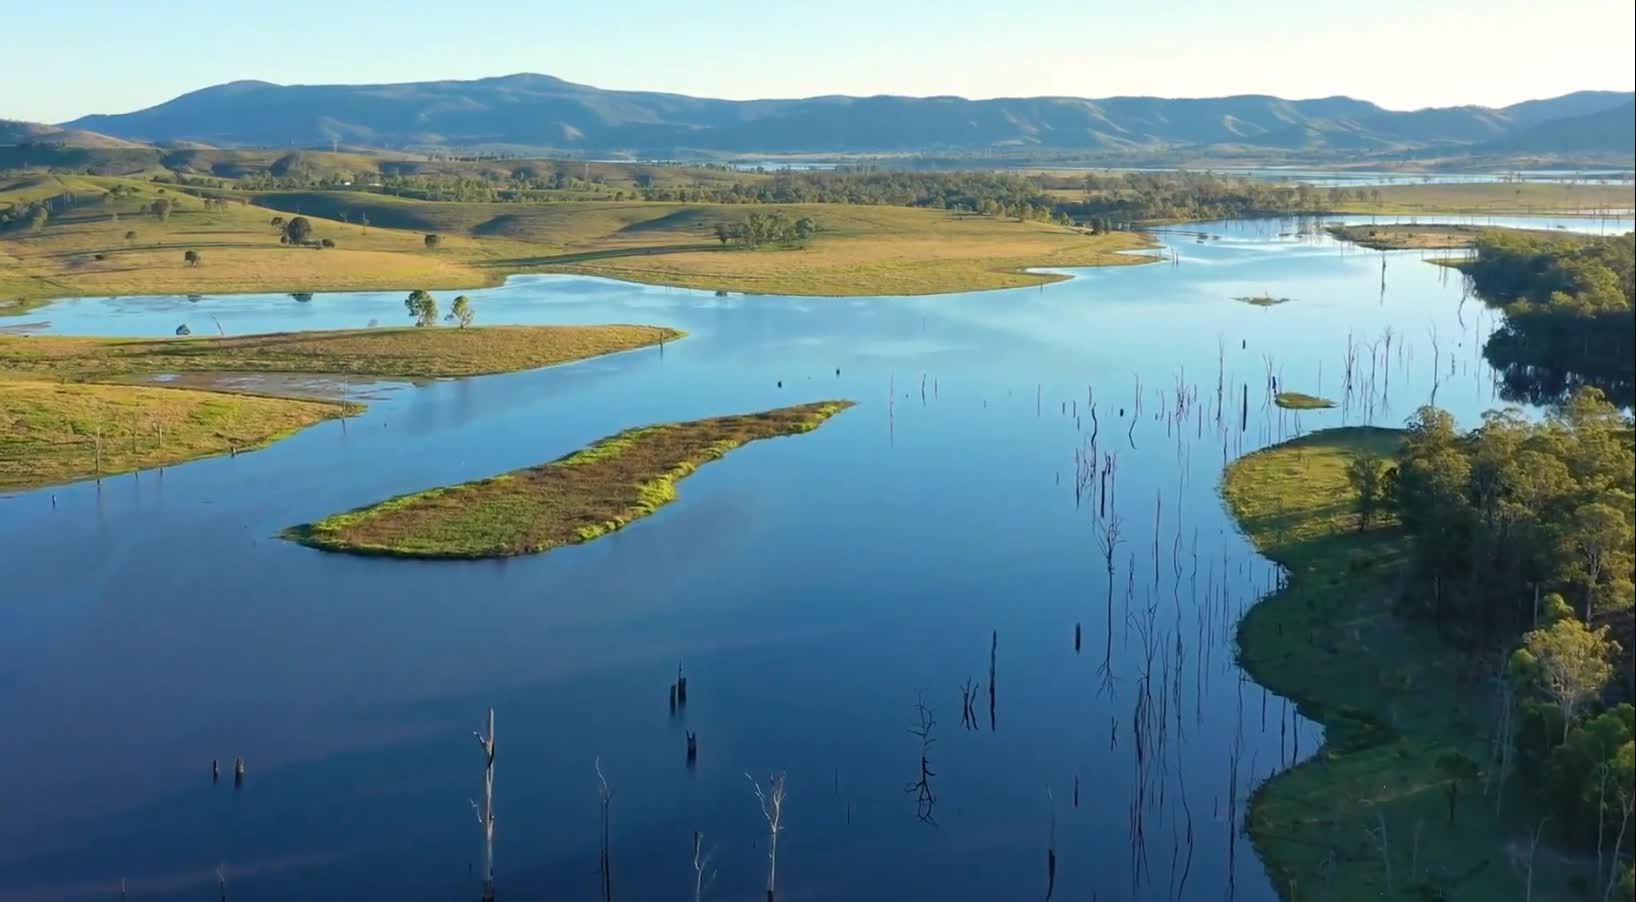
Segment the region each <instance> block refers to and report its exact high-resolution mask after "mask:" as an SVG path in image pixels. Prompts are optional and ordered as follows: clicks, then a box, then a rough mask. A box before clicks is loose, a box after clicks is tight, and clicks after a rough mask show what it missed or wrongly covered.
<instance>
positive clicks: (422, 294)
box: [403, 288, 437, 326]
mask: <svg viewBox="0 0 1636 902" xmlns="http://www.w3.org/2000/svg"><path fill="white" fill-rule="evenodd" d="M403 306H404V307H406V308H407V309H408V310H409V316H410V317H412V318H413V319H414V321H415V325H417V326H435V325H437V299H436V298H434V297H432V295H431V294H430V293H429V292H426V291H423V290H421V289H419V288H417V289H415V290H414V291H411V292H409V297H407V298H405V299H404V301H403Z"/></svg>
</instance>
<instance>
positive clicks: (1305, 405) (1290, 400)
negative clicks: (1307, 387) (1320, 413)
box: [1272, 391, 1335, 410]
mask: <svg viewBox="0 0 1636 902" xmlns="http://www.w3.org/2000/svg"><path fill="white" fill-rule="evenodd" d="M1272 400H1273V403H1274V404H1277V405H1278V406H1279V407H1282V408H1284V409H1285V410H1323V409H1325V408H1328V407H1334V406H1335V402H1334V401H1331V400H1329V399H1328V398H1320V397H1318V396H1317V395H1308V394H1302V393H1301V392H1298V391H1281V392H1279V393H1278V394H1276V395H1273V399H1272Z"/></svg>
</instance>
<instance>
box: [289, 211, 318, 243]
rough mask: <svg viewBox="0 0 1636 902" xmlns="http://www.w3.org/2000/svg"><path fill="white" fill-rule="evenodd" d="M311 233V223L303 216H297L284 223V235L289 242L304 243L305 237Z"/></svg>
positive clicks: (305, 241)
mask: <svg viewBox="0 0 1636 902" xmlns="http://www.w3.org/2000/svg"><path fill="white" fill-rule="evenodd" d="M311 234H312V223H310V222H308V221H307V217H305V216H297V217H296V218H294V219H292V220H290V221H289V222H286V223H285V224H284V237H286V238H288V239H290V243H291V244H294V245H302V244H306V243H307V237H308V236H310V235H311Z"/></svg>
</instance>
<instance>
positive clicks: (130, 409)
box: [0, 326, 682, 489]
mask: <svg viewBox="0 0 1636 902" xmlns="http://www.w3.org/2000/svg"><path fill="white" fill-rule="evenodd" d="M681 335H682V333H681V332H679V331H677V330H674V329H665V328H659V327H656V326H490V327H486V328H470V329H456V328H452V327H436V328H428V329H416V328H413V327H407V328H396V329H363V330H349V331H336V332H295V333H274V334H268V335H246V336H233V337H229V338H220V337H190V338H161V339H152V338H80V337H71V336H57V335H5V334H0V488H12V489H15V488H23V487H30V486H40V485H48V484H51V483H57V482H66V481H70V480H74V479H83V478H86V477H90V476H96V475H98V474H101V475H109V474H112V473H118V472H123V471H126V470H135V469H142V468H144V467H153V466H164V465H168V464H174V463H180V462H182V461H185V460H190V459H193V458H196V457H202V456H207V455H211V454H220V453H224V452H231V451H236V450H244V449H246V448H252V447H257V446H260V445H264V444H267V443H269V442H271V441H274V440H276V439H278V438H282V437H284V436H286V435H289V434H290V433H292V432H294V431H295V430H297V429H300V428H301V427H303V426H308V425H311V424H313V423H316V422H318V421H320V420H323V419H326V418H328V417H333V416H338V415H340V414H342V413H344V412H346V411H348V410H350V409H356V405H343V404H337V403H333V402H328V401H322V400H313V399H304V398H291V397H264V396H260V395H253V394H244V393H234V392H225V391H215V390H199V389H196V388H194V387H191V384H190V385H189V387H179V386H173V387H159V386H155V385H133V384H88V383H93V382H95V383H108V382H112V381H117V380H121V379H129V378H131V377H140V376H143V375H153V374H163V373H174V374H181V375H184V376H196V377H199V379H198V381H199V382H200V383H202V384H203V385H204V386H206V388H208V387H210V386H211V384H212V383H211V381H210V379H209V378H208V377H209V375H210V374H215V373H309V374H337V375H364V376H381V377H400V378H431V377H448V376H473V375H479V374H483V373H495V372H509V371H513V370H522V369H532V368H534V367H541V366H549V365H551V364H556V363H564V362H567V361H570V360H580V359H583V358H586V357H592V356H596V355H599V354H608V353H613V352H615V351H624V350H629V349H632V348H638V347H644V346H647V345H652V344H654V343H657V342H660V341H669V340H672V339H675V338H679V337H681ZM99 430H100V432H101V440H100V445H101V449H102V455H101V465H100V469H98V462H97V448H98V444H99V442H98V432H99Z"/></svg>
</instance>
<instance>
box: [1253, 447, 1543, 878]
mask: <svg viewBox="0 0 1636 902" xmlns="http://www.w3.org/2000/svg"><path fill="white" fill-rule="evenodd" d="M1401 435H1402V433H1401V431H1400V430H1395V429H1383V428H1379V427H1370V426H1353V427H1337V428H1333V429H1325V430H1319V431H1317V432H1312V433H1308V434H1307V435H1304V436H1301V437H1298V438H1295V439H1291V440H1288V441H1285V442H1282V443H1280V444H1277V445H1272V446H1269V447H1267V448H1263V449H1261V450H1258V451H1255V452H1252V453H1250V454H1247V455H1244V456H1243V457H1240V458H1238V459H1237V460H1234V461H1232V462H1231V463H1230V464H1228V465H1227V467H1226V468H1225V470H1224V471H1223V473H1222V477H1221V483H1220V485H1221V495H1222V498H1223V502H1224V504H1225V505H1226V506H1227V509H1228V512H1229V513H1230V514H1231V516H1232V517H1233V519H1234V520H1235V521H1236V522H1237V524H1238V526H1239V528H1240V530H1242V532H1243V533H1244V535H1245V537H1246V538H1247V539H1249V540H1250V542H1251V543H1252V544H1253V545H1254V546H1255V549H1256V551H1257V552H1258V553H1259V554H1261V555H1263V556H1264V557H1266V558H1268V559H1270V560H1272V561H1273V562H1274V563H1276V564H1278V565H1279V567H1280V568H1281V569H1282V570H1283V572H1284V579H1283V580H1282V583H1281V585H1280V586H1279V588H1277V589H1276V590H1275V591H1273V592H1271V593H1269V594H1267V595H1265V596H1263V597H1262V598H1261V599H1260V600H1258V601H1257V602H1256V603H1255V604H1254V605H1252V606H1251V607H1250V608H1249V610H1248V611H1246V612H1245V614H1244V616H1243V617H1242V618H1241V619H1240V621H1239V623H1238V626H1237V631H1236V641H1237V646H1238V650H1237V660H1238V663H1239V666H1240V667H1241V668H1242V669H1243V671H1244V673H1245V674H1246V675H1247V676H1249V677H1250V678H1251V679H1252V680H1253V681H1254V682H1256V683H1257V684H1259V685H1261V686H1263V687H1265V688H1266V689H1267V690H1268V691H1269V692H1271V693H1273V694H1274V695H1277V696H1279V697H1282V698H1285V699H1288V700H1289V701H1291V702H1293V703H1294V705H1295V707H1296V709H1297V711H1298V712H1299V713H1300V714H1301V715H1302V716H1304V717H1306V718H1307V719H1309V720H1312V721H1314V722H1316V723H1318V724H1319V725H1320V726H1321V727H1322V728H1323V731H1324V738H1323V741H1322V742H1321V743H1320V744H1319V745H1318V747H1317V748H1315V749H1312V750H1311V753H1310V755H1309V756H1308V757H1306V758H1305V759H1303V760H1301V761H1299V762H1296V763H1293V764H1291V765H1290V766H1288V767H1286V768H1285V769H1283V770H1280V771H1278V772H1277V773H1275V774H1273V775H1272V776H1269V777H1268V778H1267V779H1266V780H1264V781H1263V782H1262V783H1261V784H1260V785H1259V786H1257V787H1256V788H1255V789H1254V790H1253V791H1252V793H1251V795H1250V800H1249V807H1248V809H1247V810H1246V813H1245V822H1244V829H1245V831H1246V833H1247V834H1248V836H1249V838H1250V841H1251V843H1252V845H1253V846H1254V848H1255V850H1256V853H1257V855H1258V856H1259V857H1260V859H1261V861H1262V864H1263V865H1264V866H1265V867H1266V869H1267V872H1268V875H1269V877H1270V880H1271V883H1272V885H1273V887H1274V889H1275V890H1276V892H1277V893H1278V895H1279V898H1280V899H1283V900H1286V902H1298V900H1309V899H1320V898H1321V899H1325V900H1331V902H1366V900H1375V899H1379V898H1382V897H1383V896H1387V895H1390V894H1389V893H1388V892H1387V886H1388V883H1389V882H1390V881H1391V880H1392V878H1391V877H1389V876H1387V868H1386V867H1384V866H1383V862H1382V853H1381V851H1380V845H1379V843H1378V841H1377V840H1376V839H1375V836H1376V835H1377V834H1378V832H1379V831H1380V830H1381V828H1382V825H1386V827H1387V829H1388V830H1389V834H1390V843H1391V845H1390V851H1389V855H1390V858H1391V861H1392V864H1393V866H1395V867H1396V869H1397V874H1396V877H1397V879H1396V890H1397V893H1399V894H1402V893H1405V892H1408V891H1409V890H1411V889H1412V888H1413V887H1414V886H1417V885H1418V886H1421V887H1425V888H1428V889H1433V890H1443V891H1445V892H1446V891H1449V890H1451V889H1453V888H1455V887H1458V890H1459V893H1458V898H1473V899H1477V898H1483V899H1489V898H1493V899H1500V898H1517V897H1518V896H1519V894H1520V890H1521V887H1520V884H1521V876H1520V875H1519V874H1517V873H1514V872H1513V871H1512V869H1511V868H1508V867H1505V866H1504V864H1503V862H1504V861H1505V854H1506V851H1507V849H1508V848H1510V847H1511V846H1513V845H1514V844H1516V843H1518V842H1522V843H1524V844H1526V841H1527V836H1528V835H1529V833H1530V831H1531V830H1532V828H1533V824H1532V823H1528V822H1525V821H1527V820H1528V815H1527V814H1526V813H1524V814H1523V815H1522V816H1521V817H1519V816H1518V812H1519V811H1522V810H1523V809H1524V807H1525V806H1523V805H1521V804H1516V805H1511V806H1508V807H1507V809H1506V811H1505V814H1504V816H1501V815H1498V814H1496V813H1495V806H1494V803H1493V800H1492V799H1489V798H1485V797H1483V796H1482V795H1481V794H1480V793H1479V792H1478V791H1476V790H1475V789H1474V788H1468V789H1467V791H1466V792H1465V793H1460V795H1461V796H1468V795H1469V797H1468V798H1465V799H1464V801H1462V802H1461V804H1460V805H1459V807H1458V812H1457V814H1456V812H1455V811H1454V810H1453V809H1452V808H1451V807H1448V801H1447V800H1448V799H1449V798H1450V786H1451V784H1454V783H1455V782H1456V780H1457V778H1455V777H1451V776H1450V774H1449V772H1448V771H1447V770H1445V768H1444V766H1443V764H1442V762H1443V761H1444V760H1445V759H1446V758H1447V757H1448V756H1450V755H1454V754H1457V755H1465V756H1467V757H1469V758H1470V759H1471V760H1474V761H1486V760H1488V744H1489V737H1488V734H1487V730H1486V724H1484V723H1482V722H1480V721H1481V720H1482V717H1483V715H1482V714H1479V713H1476V712H1481V711H1486V710H1487V708H1486V705H1488V704H1489V703H1490V702H1491V701H1492V698H1491V696H1492V691H1491V690H1490V689H1489V688H1488V687H1487V685H1486V684H1482V683H1481V681H1478V683H1479V684H1481V685H1476V684H1471V681H1470V680H1469V679H1468V678H1467V675H1466V671H1467V670H1468V669H1469V668H1468V667H1466V666H1465V665H1464V663H1463V662H1462V661H1461V660H1460V658H1459V656H1458V655H1457V654H1455V653H1453V652H1452V651H1451V650H1450V649H1449V648H1448V647H1447V646H1446V645H1445V644H1444V643H1443V640H1442V639H1441V638H1440V637H1439V636H1438V635H1437V634H1436V632H1435V629H1434V628H1433V627H1432V626H1431V625H1429V624H1427V623H1424V622H1420V621H1416V620H1411V619H1402V618H1399V617H1398V616H1397V615H1396V613H1395V611H1394V600H1395V599H1396V598H1397V597H1398V594H1399V592H1400V587H1401V569H1402V568H1403V567H1404V566H1406V561H1405V560H1404V558H1405V556H1406V554H1407V553H1408V538H1407V536H1406V535H1405V534H1404V533H1403V532H1402V531H1401V530H1400V529H1398V528H1397V527H1396V525H1395V524H1394V523H1391V522H1381V523H1376V524H1375V525H1373V526H1372V527H1370V528H1368V529H1365V530H1360V529H1358V528H1357V519H1356V516H1355V515H1354V514H1353V513H1352V510H1351V504H1350V502H1351V499H1352V497H1353V494H1354V493H1353V490H1352V488H1351V485H1350V483H1349V481H1348V479H1347V477H1346V466H1347V464H1348V463H1350V462H1351V461H1352V460H1353V459H1355V458H1356V457H1357V456H1358V455H1362V454H1368V455H1383V454H1388V453H1390V452H1392V451H1393V450H1394V449H1395V448H1396V446H1397V445H1398V443H1399V442H1400V441H1401V438H1400V437H1401ZM1417 824H1418V825H1419V826H1418V827H1417V826H1416V825H1417ZM1411 835H1412V836H1414V837H1415V839H1414V844H1413V846H1412V847H1411V845H1410V840H1409V837H1410V836H1411ZM1411 848H1412V850H1413V857H1411ZM1549 857H1550V858H1552V859H1553V860H1552V861H1550V862H1547V861H1543V860H1542V861H1541V862H1540V863H1539V865H1540V867H1539V868H1538V869H1537V871H1536V873H1535V889H1536V891H1538V892H1539V893H1540V894H1541V896H1540V897H1546V898H1558V897H1559V896H1558V895H1557V894H1558V893H1559V892H1563V891H1566V887H1567V886H1568V885H1570V881H1571V879H1572V876H1573V874H1572V872H1571V868H1569V867H1568V866H1566V865H1564V864H1563V863H1562V862H1561V861H1556V860H1554V859H1557V858H1558V856H1555V855H1552V856H1549ZM1416 868H1418V869H1419V870H1418V871H1417V870H1416ZM1406 872H1407V873H1406ZM1391 897H1392V898H1396V897H1397V896H1396V895H1391Z"/></svg>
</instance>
